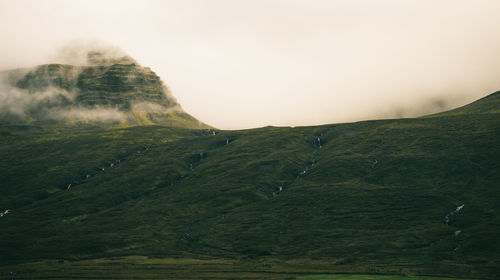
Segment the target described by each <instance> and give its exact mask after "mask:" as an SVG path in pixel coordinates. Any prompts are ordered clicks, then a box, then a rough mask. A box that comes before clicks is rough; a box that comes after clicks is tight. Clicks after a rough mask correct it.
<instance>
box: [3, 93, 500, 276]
mask: <svg viewBox="0 0 500 280" xmlns="http://www.w3.org/2000/svg"><path fill="white" fill-rule="evenodd" d="M488 100H489V101H491V99H487V101H488ZM494 100H496V99H494ZM483 101H484V100H483ZM489 101H488V102H489ZM488 104H489V103H488ZM498 120H499V115H498V114H496V113H490V112H489V113H485V114H479V113H474V114H459V115H442V116H435V117H426V118H417V119H398V120H379V121H365V122H358V123H347V124H335V125H324V126H315V127H296V128H287V127H281V128H277V127H264V128H259V129H251V130H240V131H218V130H217V131H216V135H213V133H212V131H211V130H188V129H180V128H170V127H162V126H137V127H97V126H95V127H92V126H81V127H76V126H75V127H59V126H36V125H7V124H5V125H1V126H0V135H1V137H0V178H1V180H0V191H1V195H0V211H1V210H3V209H12V212H11V213H10V214H8V215H6V216H4V217H1V218H0V229H1V230H0V251H1V254H0V262H1V265H0V272H2V273H7V272H8V271H17V272H18V273H20V274H23V273H24V274H23V275H25V277H24V278H26V279H30V277H31V279H48V278H51V277H54V278H55V279H64V278H67V277H69V276H72V277H74V278H76V279H78V278H81V279H85V278H89V277H94V276H95V275H101V274H102V275H103V278H106V277H109V278H116V279H125V278H127V275H136V276H134V277H132V278H139V276H137V275H146V276H144V278H148V277H149V278H151V279H155V278H156V279H162V278H163V279H164V278H171V279H175V277H177V278H185V279H189V278H192V279H204V278H208V279H210V278H213V279H217V278H219V279H228V278H235V279H237V278H240V279H247V278H254V279H268V278H279V279H287V278H293V277H297V276H300V275H308V274H330V273H351V274H391V275H433V276H440V277H466V278H475V279H498V278H499V277H500V272H499V269H498V267H500V253H499V252H500V240H499V239H498V232H499V231H500V215H499V212H498V211H499V210H498V209H500V191H499V189H498V182H500V145H499V144H500V143H499V139H500V125H499V124H500V123H499V121H498ZM317 137H320V139H321V143H322V147H321V148H319V146H318V144H317ZM227 140H229V144H227V145H226V141H227ZM200 154H202V156H200ZM375 160H377V164H374V163H375ZM111 164H113V166H112V167H111ZM103 167H104V168H105V170H104V171H102V168H103ZM304 170H306V173H305V174H301V173H302V172H303V171H304ZM86 175H90V178H88V179H87V178H86ZM70 183H71V184H72V187H71V189H70V190H69V191H68V190H66V189H67V186H68V185H69V184H70ZM279 187H282V188H283V191H282V192H279ZM273 192H274V193H275V195H273ZM462 204H464V205H465V206H464V208H463V209H462V210H461V211H460V212H458V213H455V214H453V215H451V216H450V220H449V223H448V225H446V224H445V222H444V218H445V216H446V215H447V214H449V213H450V212H452V211H454V210H455V209H456V208H457V206H459V205H462ZM457 231H460V232H459V233H458V234H456V232H457ZM165 261H171V262H172V263H174V264H173V265H171V266H165V267H162V266H161V265H154V266H153V264H154V263H156V262H160V263H161V262H165ZM101 262H105V263H109V264H106V265H105V266H102V265H100V264H99V263H101ZM190 262H198V263H203V264H204V265H199V266H191V265H189V264H186V263H190ZM206 262H209V263H210V262H214V263H216V265H208V266H205V264H206ZM152 267H155V268H158V267H162V268H161V269H159V270H153V272H152V273H149V272H148V273H149V274H148V273H146V272H144V270H146V271H149V269H152ZM150 272H151V271H150ZM155 273H156V274H155ZM169 273H170V274H169ZM20 274H19V275H20ZM3 275H5V274H3ZM30 275H31V276H30ZM147 275H149V276H147ZM154 275H156V276H154ZM104 276H105V277H104ZM153 276H154V277H153ZM167 276H168V277H167ZM250 276H251V277H250ZM410 279H411V278H410Z"/></svg>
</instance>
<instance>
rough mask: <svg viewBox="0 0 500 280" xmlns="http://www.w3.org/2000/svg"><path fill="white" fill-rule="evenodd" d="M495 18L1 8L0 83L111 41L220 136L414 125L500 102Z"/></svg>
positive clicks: (385, 12) (344, 4)
mask: <svg viewBox="0 0 500 280" xmlns="http://www.w3.org/2000/svg"><path fill="white" fill-rule="evenodd" d="M499 8H500V1H493V0H491V1H486V0H483V1H481V0H477V1H459V0H455V1H444V0H443V1H430V0H429V1H427V0H418V1H417V0H413V1H410V0H407V1H405V0H394V1H356V0H354V1H352V0H349V1H347V0H346V1H334V0H331V1H330V0H325V1H319V0H317V1H305V0H304V1H292V0H282V1H277V0H252V1H241V0H211V1H203V0H198V1H194V0H182V1H181V0H179V1H89V0H86V1H9V0H0V38H1V40H2V44H1V45H0V70H5V69H11V68H19V67H29V66H34V65H38V64H42V63H48V62H58V61H70V59H73V58H77V57H79V56H78V55H74V54H71V53H66V54H64V53H61V48H62V47H64V46H66V45H67V44H68V43H75V42H82V40H83V41H84V42H87V41H102V42H105V43H106V44H111V45H114V46H118V47H119V48H120V49H122V50H123V52H125V53H127V54H129V55H130V56H131V57H132V58H134V59H135V60H136V61H138V62H139V63H140V64H142V65H144V66H148V67H151V69H152V70H153V71H155V72H156V73H157V74H158V75H159V76H160V77H161V78H162V79H163V81H164V82H165V83H166V84H167V86H168V87H169V88H170V90H171V92H172V94H173V95H174V96H175V97H176V99H177V101H178V102H179V103H180V104H181V106H182V108H183V109H184V110H185V111H187V112H188V113H190V114H192V115H193V116H195V117H197V118H198V119H200V120H201V121H203V122H205V123H207V124H209V125H212V126H215V127H218V128H222V129H236V128H250V127H259V126H264V125H280V126H282V125H290V126H298V125H314V124H324V123H336V122H345V121H357V120H365V119H374V118H391V117H412V116H419V115H422V114H427V113H433V112H437V111H441V110H446V109H449V108H452V107H455V106H459V105H463V104H466V103H468V102H471V101H473V100H475V99H477V98H480V97H483V96H485V95H487V94H489V93H491V92H493V91H496V90H500V52H499V51H498V50H500V21H499V20H498V16H497V13H496V12H497V11H499V10H500V9H499ZM73 63H75V64H78V63H79V62H78V61H77V60H75V61H74V62H73ZM20 94H21V93H20ZM19 96H21V95H19ZM50 96H51V95H48V96H47V98H49V97H50ZM10 101H12V99H9V102H10ZM0 102H2V103H3V104H0V107H5V106H6V105H5V104H7V103H4V102H3V101H0ZM19 102H24V101H19ZM15 103H16V102H13V104H15ZM9 104H10V103H9ZM12 106H13V107H12V108H11V109H9V110H15V109H16V107H15V106H14V105H12ZM141 106H143V105H141ZM83 113H85V112H83Z"/></svg>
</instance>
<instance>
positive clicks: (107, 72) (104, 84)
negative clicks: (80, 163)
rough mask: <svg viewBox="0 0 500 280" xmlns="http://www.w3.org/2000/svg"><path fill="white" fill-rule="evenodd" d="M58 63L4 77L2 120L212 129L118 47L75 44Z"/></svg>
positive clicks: (0, 98) (0, 106)
mask: <svg viewBox="0 0 500 280" xmlns="http://www.w3.org/2000/svg"><path fill="white" fill-rule="evenodd" d="M55 61H57V62H58V63H52V64H45V65H39V66H36V67H33V68H28V69H16V70H11V71H4V72H2V73H0V78H2V80H3V82H2V83H0V84H1V88H0V119H3V120H4V121H5V120H7V121H9V122H13V121H14V122H19V121H21V122H46V121H57V122H64V123H75V122H76V123H81V122H85V123H87V122H99V123H109V122H111V123H121V124H130V125H136V124H142V125H144V124H162V125H168V126H177V127H189V128H204V127H208V126H206V125H205V124H203V123H201V122H199V121H198V120H196V119H195V118H194V117H192V116H190V115H189V114H187V113H186V112H184V111H183V110H182V108H181V107H180V105H179V104H178V103H177V101H176V99H175V98H174V97H173V95H172V94H171V93H170V91H169V90H168V88H167V86H166V85H165V84H164V83H163V81H162V80H161V79H160V77H159V76H158V75H156V73H155V72H153V71H152V70H151V69H150V68H149V67H143V66H141V65H140V64H138V63H137V61H135V60H134V59H133V58H131V57H130V56H128V55H127V54H126V53H125V52H123V51H121V50H120V49H118V48H116V47H102V46H85V45H84V46H71V47H66V48H64V49H62V50H61V52H60V53H59V56H58V57H57V59H55Z"/></svg>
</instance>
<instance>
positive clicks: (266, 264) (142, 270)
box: [0, 256, 472, 280]
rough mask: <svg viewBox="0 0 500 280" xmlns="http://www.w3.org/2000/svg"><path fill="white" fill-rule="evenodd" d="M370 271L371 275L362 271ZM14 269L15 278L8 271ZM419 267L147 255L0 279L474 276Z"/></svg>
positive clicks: (412, 279)
mask: <svg viewBox="0 0 500 280" xmlns="http://www.w3.org/2000/svg"><path fill="white" fill-rule="evenodd" d="M363 271H372V272H373V274H361V273H363ZM11 272H12V273H13V277H11V274H10V273H11ZM424 273H425V272H423V271H420V272H419V268H417V267H413V268H407V267H401V269H399V270H397V269H394V267H381V266H373V265H366V266H339V265H331V263H329V262H326V261H312V262H307V261H306V260H289V261H279V260H274V259H267V260H234V259H233V260H229V259H189V258H148V257H145V256H129V257H120V258H104V259H91V260H73V261H67V260H43V261H37V262H31V263H23V264H15V265H0V279H37V280H43V279H51V280H58V279H61V280H62V279H121V280H124V279H193V280H194V279H299V280H323V279H325V280H472V279H470V278H467V279H465V278H448V277H428V276H403V275H405V274H412V275H416V274H424Z"/></svg>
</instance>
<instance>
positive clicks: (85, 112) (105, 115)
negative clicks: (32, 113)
mask: <svg viewBox="0 0 500 280" xmlns="http://www.w3.org/2000/svg"><path fill="white" fill-rule="evenodd" d="M125 117H126V114H125V113H124V112H122V111H119V110H118V109H117V108H92V109H90V108H83V107H78V108H72V109H67V110H64V109H60V110H56V111H53V112H49V113H48V114H47V118H48V119H53V120H73V121H79V122H106V123H109V122H121V121H123V120H125Z"/></svg>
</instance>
